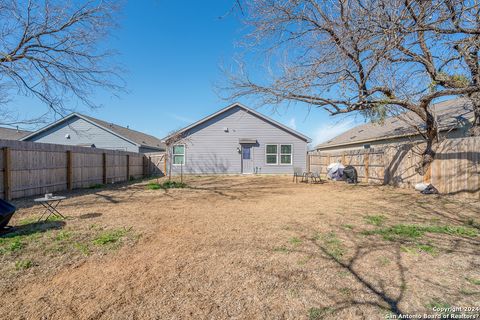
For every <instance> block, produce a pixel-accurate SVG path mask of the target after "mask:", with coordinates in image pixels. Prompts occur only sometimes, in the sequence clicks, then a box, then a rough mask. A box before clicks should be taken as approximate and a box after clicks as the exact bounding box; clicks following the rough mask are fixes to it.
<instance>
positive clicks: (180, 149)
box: [172, 144, 185, 165]
mask: <svg viewBox="0 0 480 320" xmlns="http://www.w3.org/2000/svg"><path fill="white" fill-rule="evenodd" d="M172 151H173V152H172V153H173V156H172V159H173V165H182V164H183V165H185V145H184V144H176V145H174V146H173V150H172Z"/></svg>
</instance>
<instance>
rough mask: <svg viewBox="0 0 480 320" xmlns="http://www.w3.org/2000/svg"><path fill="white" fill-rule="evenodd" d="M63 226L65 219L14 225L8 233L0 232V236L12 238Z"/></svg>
mask: <svg viewBox="0 0 480 320" xmlns="http://www.w3.org/2000/svg"><path fill="white" fill-rule="evenodd" d="M64 226H65V221H57V220H54V221H51V220H47V221H41V222H32V223H27V224H21V225H18V226H14V227H12V228H11V230H10V231H9V232H8V233H5V234H0V238H14V237H17V236H29V235H32V234H37V233H44V232H47V231H49V230H59V229H62V228H63V227H64Z"/></svg>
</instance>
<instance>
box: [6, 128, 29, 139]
mask: <svg viewBox="0 0 480 320" xmlns="http://www.w3.org/2000/svg"><path fill="white" fill-rule="evenodd" d="M30 133H32V132H31V131H26V130H19V129H18V127H17V128H16V129H13V128H5V127H0V139H3V140H20V139H21V138H23V137H25V136H27V135H29V134H30Z"/></svg>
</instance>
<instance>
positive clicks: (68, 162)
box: [67, 150, 73, 191]
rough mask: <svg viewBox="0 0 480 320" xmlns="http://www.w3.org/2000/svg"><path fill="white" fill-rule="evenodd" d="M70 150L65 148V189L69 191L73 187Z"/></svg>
mask: <svg viewBox="0 0 480 320" xmlns="http://www.w3.org/2000/svg"><path fill="white" fill-rule="evenodd" d="M72 160H73V159H72V151H71V150H67V190H68V191H71V190H72V189H73V184H72V182H73V181H72V178H73V170H72V166H73V163H72Z"/></svg>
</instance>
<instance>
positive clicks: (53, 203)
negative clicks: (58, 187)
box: [34, 196, 67, 221]
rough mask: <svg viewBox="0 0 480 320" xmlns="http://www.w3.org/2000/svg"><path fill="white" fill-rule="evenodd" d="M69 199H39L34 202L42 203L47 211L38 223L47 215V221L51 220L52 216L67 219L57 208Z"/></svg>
mask: <svg viewBox="0 0 480 320" xmlns="http://www.w3.org/2000/svg"><path fill="white" fill-rule="evenodd" d="M65 199H67V197H62V196H53V197H49V198H47V197H43V198H37V199H35V200H34V201H35V202H38V203H40V204H41V205H42V206H43V207H44V208H45V211H43V214H42V215H41V216H40V218H39V219H38V221H41V220H42V218H43V217H44V216H45V215H47V217H46V218H45V221H46V220H48V218H50V216H51V215H54V216H56V217H59V218H63V219H65V216H64V215H63V214H61V213H60V211H58V210H57V206H58V205H59V204H60V202H62V201H63V200H65Z"/></svg>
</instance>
